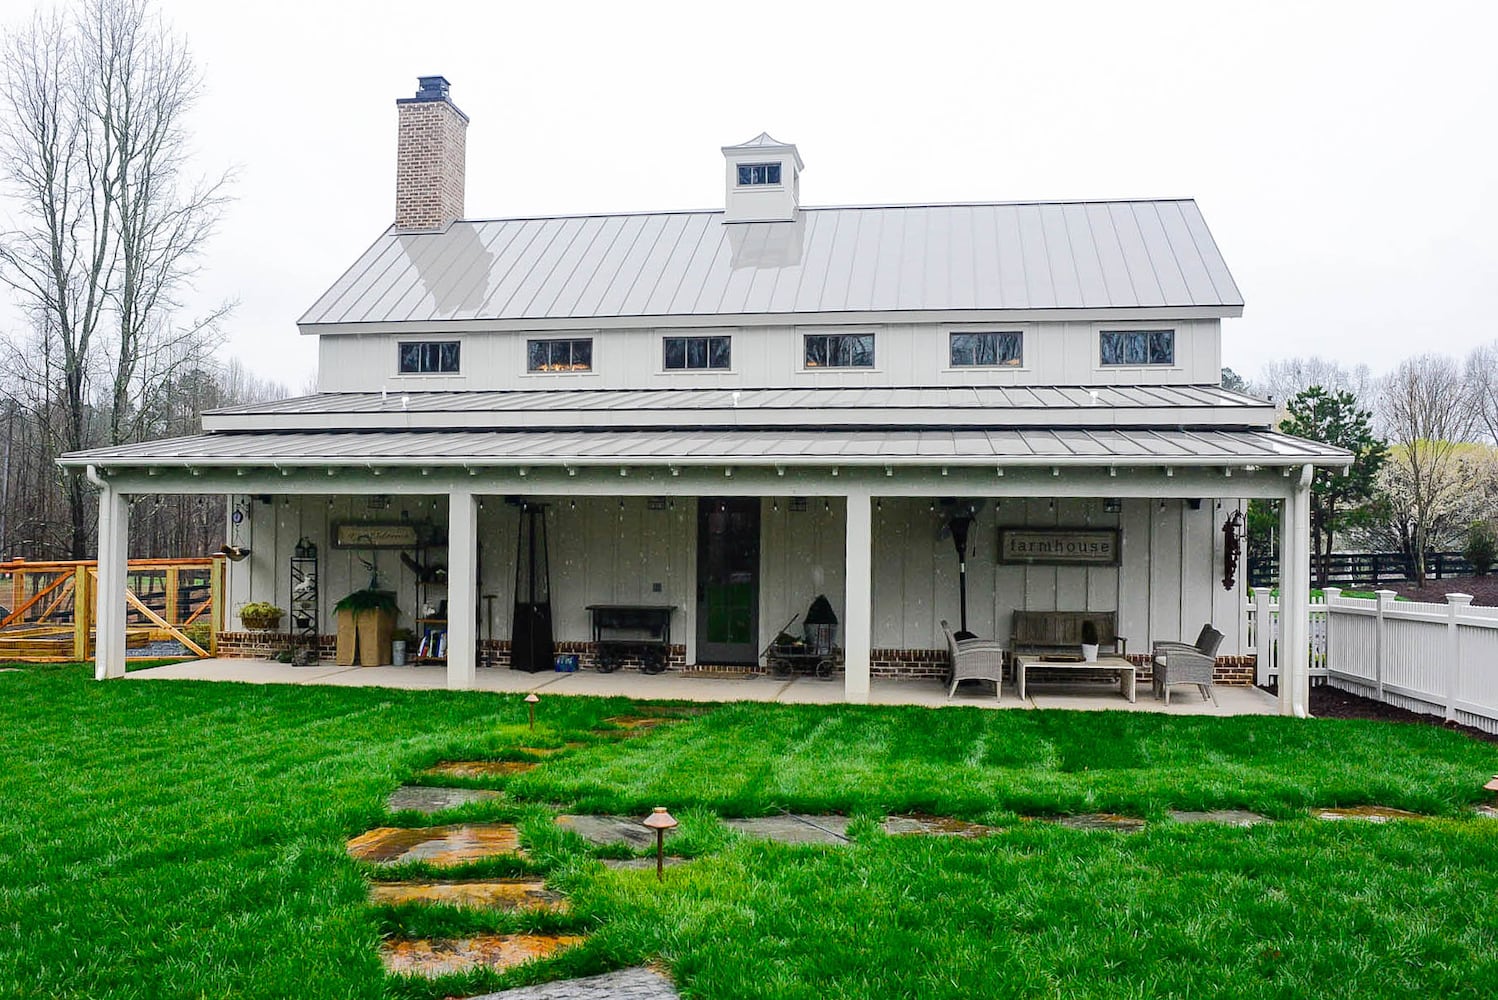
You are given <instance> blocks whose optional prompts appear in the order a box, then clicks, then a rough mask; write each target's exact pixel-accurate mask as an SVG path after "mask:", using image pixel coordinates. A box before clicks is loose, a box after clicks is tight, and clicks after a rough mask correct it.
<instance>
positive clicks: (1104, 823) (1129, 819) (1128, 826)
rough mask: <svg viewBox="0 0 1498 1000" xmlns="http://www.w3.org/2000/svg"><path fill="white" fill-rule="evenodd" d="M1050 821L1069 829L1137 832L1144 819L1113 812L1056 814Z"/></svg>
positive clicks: (1142, 826) (1140, 828)
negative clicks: (1073, 814) (1072, 814)
mask: <svg viewBox="0 0 1498 1000" xmlns="http://www.w3.org/2000/svg"><path fill="white" fill-rule="evenodd" d="M1050 822H1052V823H1055V824H1056V825H1057V826H1064V827H1066V828H1067V829H1069V830H1112V831H1114V832H1116V833H1138V832H1139V831H1140V830H1143V829H1144V820H1142V819H1139V818H1138V817H1137V816H1118V815H1115V814H1114V813H1082V814H1081V815H1078V816H1056V817H1054V818H1052V819H1051V820H1050Z"/></svg>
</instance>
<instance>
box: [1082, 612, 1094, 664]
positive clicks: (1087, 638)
mask: <svg viewBox="0 0 1498 1000" xmlns="http://www.w3.org/2000/svg"><path fill="white" fill-rule="evenodd" d="M1097 647H1098V641H1097V623H1095V622H1091V621H1084V622H1083V623H1082V659H1083V660H1086V661H1087V662H1088V663H1096V662H1097Z"/></svg>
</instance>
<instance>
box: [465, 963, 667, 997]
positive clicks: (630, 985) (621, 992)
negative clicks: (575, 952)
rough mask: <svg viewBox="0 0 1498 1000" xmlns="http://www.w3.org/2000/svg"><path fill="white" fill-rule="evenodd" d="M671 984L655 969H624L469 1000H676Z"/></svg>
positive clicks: (487, 994) (524, 987) (503, 991)
mask: <svg viewBox="0 0 1498 1000" xmlns="http://www.w3.org/2000/svg"><path fill="white" fill-rule="evenodd" d="M680 996H681V994H679V993H677V992H676V987H675V986H672V985H671V980H669V979H667V978H666V977H665V976H663V975H661V974H660V973H659V972H656V971H654V970H652V969H623V970H621V971H619V972H610V973H609V974H608V975H605V976H589V977H588V978H587V979H563V980H560V981H558V982H555V983H542V984H541V985H539V986H522V987H520V988H519V989H514V990H502V991H500V992H499V993H485V994H484V995H483V996H478V997H471V998H469V1000H677V998H678V997H680Z"/></svg>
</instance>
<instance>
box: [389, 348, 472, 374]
mask: <svg viewBox="0 0 1498 1000" xmlns="http://www.w3.org/2000/svg"><path fill="white" fill-rule="evenodd" d="M398 353H399V371H400V373H401V374H402V375H449V374H453V373H456V372H457V370H458V343H457V341H435V342H418V343H408V344H401V345H400V350H399V352H398Z"/></svg>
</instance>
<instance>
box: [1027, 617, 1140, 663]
mask: <svg viewBox="0 0 1498 1000" xmlns="http://www.w3.org/2000/svg"><path fill="white" fill-rule="evenodd" d="M1086 621H1090V622H1092V624H1093V625H1094V626H1095V627H1096V628H1097V639H1098V649H1099V651H1101V652H1111V653H1115V654H1117V655H1118V656H1125V655H1127V654H1128V643H1129V640H1128V639H1125V638H1124V637H1123V636H1121V635H1119V634H1118V612H1116V611H1020V610H1018V609H1016V610H1015V612H1014V621H1013V624H1012V625H1011V626H1010V628H1009V651H1010V652H1011V653H1051V652H1058V651H1066V652H1080V651H1081V648H1082V623H1083V622H1086Z"/></svg>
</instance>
